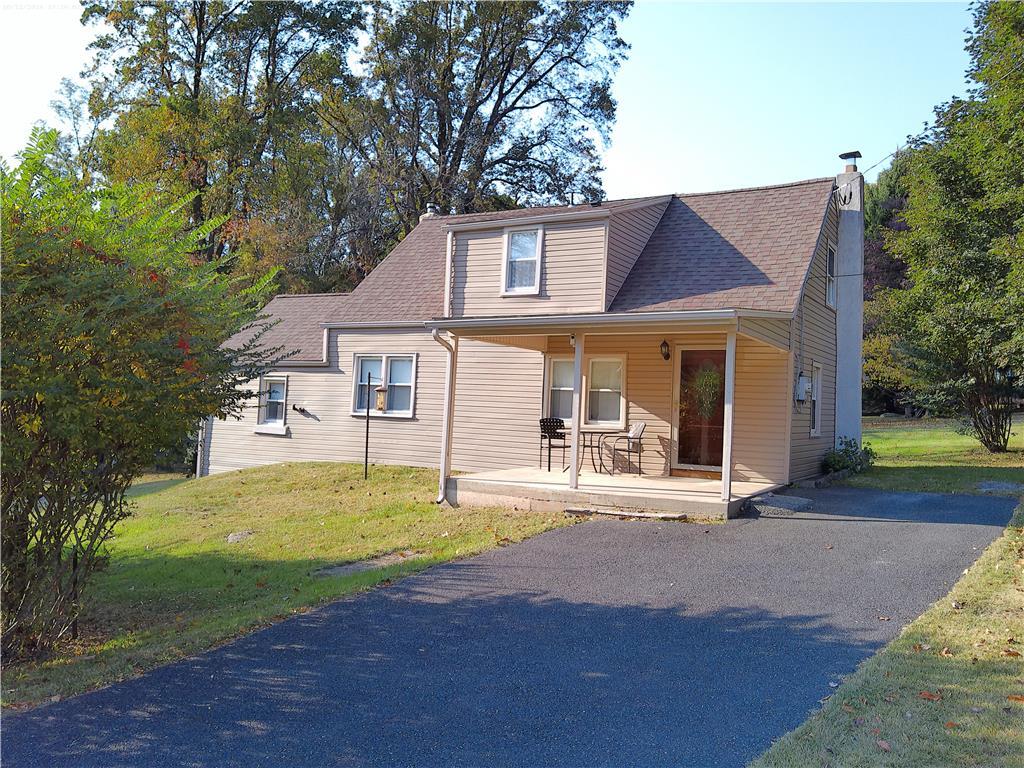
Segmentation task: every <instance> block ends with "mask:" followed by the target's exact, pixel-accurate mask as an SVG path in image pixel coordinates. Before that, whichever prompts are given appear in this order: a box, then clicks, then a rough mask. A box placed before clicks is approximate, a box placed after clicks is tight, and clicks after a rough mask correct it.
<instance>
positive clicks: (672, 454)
mask: <svg viewBox="0 0 1024 768" xmlns="http://www.w3.org/2000/svg"><path fill="white" fill-rule="evenodd" d="M762 314H764V313H758V315H757V316H749V317H748V316H745V315H743V314H742V313H741V311H738V310H724V311H723V310H718V311H715V312H700V313H695V312H689V313H649V314H648V315H647V316H645V317H636V316H631V317H612V316H609V315H602V316H597V317H593V316H592V317H590V318H584V317H581V316H562V317H531V318H507V319H506V318H490V319H482V320H475V321H469V320H455V321H448V322H446V323H444V325H445V327H444V328H443V329H442V328H441V327H440V326H441V325H442V323H441V321H439V322H438V326H439V327H437V328H435V329H434V335H435V338H436V339H437V340H438V342H439V343H441V344H443V345H444V346H446V347H447V348H448V350H449V367H448V379H447V381H446V387H445V400H446V403H447V409H446V411H445V418H446V422H445V424H444V428H443V431H442V437H443V441H444V445H443V446H442V462H441V474H440V478H439V479H440V486H439V500H446V501H448V502H450V503H452V504H495V503H500V504H503V505H506V506H517V507H530V508H540V507H545V508H559V507H560V508H563V509H564V508H570V507H573V508H584V509H593V510H597V511H609V510H618V511H621V512H624V513H637V512H652V513H660V514H670V515H673V516H680V517H681V516H692V517H715V518H724V517H727V516H730V515H734V514H736V513H737V512H738V510H739V508H740V507H741V506H742V503H743V501H744V500H745V499H747V498H750V497H751V496H755V495H758V494H760V493H764V492H765V491H767V490H769V489H772V488H777V487H779V486H782V485H785V484H786V483H787V482H788V472H789V455H788V452H789V445H790V440H789V430H790V404H791V392H792V387H791V384H790V380H791V378H792V361H791V360H792V359H791V355H790V352H789V349H788V343H789V338H788V337H789V332H788V317H777V316H775V315H771V316H761V315H762ZM769 314H771V313H769ZM676 315H679V316H676ZM470 339H471V340H473V341H474V342H486V343H487V344H492V345H497V346H498V347H516V348H519V349H521V350H525V349H528V350H534V351H536V352H538V353H540V355H541V357H542V361H543V365H542V374H541V375H542V378H543V381H542V382H539V383H540V386H539V388H538V389H539V390H540V391H539V392H538V391H537V390H532V391H527V390H525V389H524V390H523V391H522V395H521V397H517V398H516V402H517V406H518V409H519V412H520V416H519V419H520V429H519V432H518V433H517V437H516V439H517V440H518V443H517V445H516V446H514V448H515V450H508V451H506V452H505V454H503V455H507V456H508V457H509V460H507V461H502V462H500V463H498V464H497V465H496V466H495V465H493V464H492V465H490V466H486V471H472V472H467V473H466V474H458V475H454V476H453V473H452V472H451V456H452V448H453V435H457V436H458V440H459V445H458V452H459V453H460V454H461V455H462V456H463V457H465V456H466V455H467V448H470V449H472V448H474V447H475V448H477V449H478V450H480V452H483V449H486V447H487V440H489V439H491V435H494V438H493V439H496V440H497V439H505V438H504V437H503V436H504V435H505V434H507V433H508V432H510V430H506V429H504V428H505V427H506V423H505V420H503V416H502V414H503V405H504V406H505V410H508V401H507V400H506V401H505V402H504V403H503V402H501V400H500V398H501V397H505V398H508V394H502V393H501V388H500V387H498V386H497V385H498V384H499V382H498V381H497V380H496V379H494V380H492V379H491V377H489V376H486V375H485V376H484V377H482V378H481V377H480V376H479V374H478V375H477V378H476V379H474V382H473V384H474V385H473V386H472V387H471V388H470V389H469V390H467V389H466V388H465V387H463V388H458V384H459V378H458V377H459V363H458V349H459V342H460V340H463V341H464V342H465V340H470ZM495 375H496V376H497V375H498V374H495ZM492 390H493V391H494V394H489V393H490V392H492ZM457 393H458V394H457ZM459 398H468V399H469V400H470V401H471V402H472V403H473V404H474V406H475V407H474V409H472V411H471V412H467V415H468V416H469V417H470V418H476V419H478V420H477V421H476V422H475V423H474V425H473V428H472V429H464V428H462V425H461V424H460V425H458V426H457V427H456V428H455V429H453V421H454V419H455V414H456V401H457V400H458V399H459ZM491 399H493V400H494V412H493V416H491V415H490V414H489V415H488V416H487V417H485V418H484V419H480V418H479V416H478V414H479V412H480V408H479V407H478V406H479V404H480V403H486V402H488V401H489V400H491ZM524 408H527V409H529V410H532V411H533V414H535V416H531V415H529V414H528V413H527V414H524V413H523V412H522V410H523V409H524ZM463 418H465V417H463ZM541 418H549V419H550V418H559V419H562V421H563V423H564V432H563V435H564V438H563V441H562V442H563V443H564V452H565V456H564V458H563V455H562V450H563V445H561V444H560V445H559V446H558V447H557V448H555V455H554V457H552V460H551V462H550V471H549V469H548V461H549V459H548V456H547V455H546V453H545V443H544V441H543V440H540V439H539V438H540V435H539V429H538V431H537V432H533V431H532V430H531V429H529V428H528V424H529V423H530V422H532V424H535V425H537V424H539V421H540V419H541ZM637 425H642V426H643V436H642V440H641V442H642V446H643V453H642V466H641V461H640V460H639V457H637V455H636V454H635V453H634V454H633V455H632V456H631V457H630V456H624V455H623V452H621V451H619V452H616V451H613V450H612V445H613V444H614V443H615V437H616V436H620V437H621V436H622V435H625V434H626V432H627V431H628V430H629V429H630V428H631V427H636V426H637ZM534 429H537V428H536V427H534ZM605 435H607V438H605V437H604V436H605ZM467 441H468V442H469V443H471V444H472V445H467ZM503 447H504V445H503ZM509 447H510V448H512V446H509ZM466 465H467V462H466V461H465V460H463V461H461V462H460V467H459V468H462V469H466V468H470V469H473V468H474V467H473V466H472V464H470V465H469V467H467V466H466ZM480 468H481V469H483V468H484V467H480ZM613 468H614V473H613V472H612V469H613Z"/></svg>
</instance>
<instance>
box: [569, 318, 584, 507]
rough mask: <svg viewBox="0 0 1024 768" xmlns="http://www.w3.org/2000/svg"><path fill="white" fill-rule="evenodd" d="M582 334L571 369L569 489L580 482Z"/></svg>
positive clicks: (578, 335)
mask: <svg viewBox="0 0 1024 768" xmlns="http://www.w3.org/2000/svg"><path fill="white" fill-rule="evenodd" d="M583 338H584V336H583V334H582V333H579V334H576V335H575V339H576V351H575V354H574V355H573V369H572V450H571V451H570V453H571V455H572V466H570V467H569V487H570V488H577V487H579V482H580V470H579V467H580V424H581V423H582V422H583Z"/></svg>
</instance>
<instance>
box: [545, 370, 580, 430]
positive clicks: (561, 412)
mask: <svg viewBox="0 0 1024 768" xmlns="http://www.w3.org/2000/svg"><path fill="white" fill-rule="evenodd" d="M574 367H575V366H574V364H573V360H572V358H571V357H552V358H548V390H547V407H546V408H545V414H546V415H547V416H551V417H553V418H559V419H562V421H564V422H565V423H566V424H571V423H572V377H573V370H574Z"/></svg>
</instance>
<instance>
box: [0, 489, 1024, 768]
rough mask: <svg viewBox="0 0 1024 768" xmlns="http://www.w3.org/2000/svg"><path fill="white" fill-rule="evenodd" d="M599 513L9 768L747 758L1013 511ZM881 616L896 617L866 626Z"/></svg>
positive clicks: (316, 628)
mask: <svg viewBox="0 0 1024 768" xmlns="http://www.w3.org/2000/svg"><path fill="white" fill-rule="evenodd" d="M801 495H806V496H811V497H813V498H814V499H815V501H816V508H815V511H814V512H813V513H808V514H796V515H788V516H780V517H760V518H756V519H741V520H736V521H732V522H730V523H728V524H725V525H711V526H701V525H688V524H680V523H653V522H638V521H620V520H597V521H592V522H587V523H583V524H580V525H577V526H573V527H570V528H565V529H561V530H557V531H552V532H550V533H547V534H544V535H541V536H537V537H536V538H534V539H531V540H529V541H527V542H525V543H523V544H520V545H517V546H514V547H509V548H507V549H500V550H495V551H492V552H489V553H486V554H484V555H481V556H479V557H475V558H472V559H470V560H465V561H462V562H458V563H453V564H450V565H446V566H441V567H437V568H434V569H432V570H430V571H428V572H426V573H423V574H421V575H419V576H415V577H412V578H408V579H406V580H404V581H401V582H399V583H398V584H396V585H394V586H392V587H389V588H386V589H379V590H376V591H374V592H370V593H366V594H363V595H360V596H357V597H354V598H352V599H347V600H342V601H339V602H337V603H334V604H332V605H330V606H327V607H326V608H324V609H322V610H319V611H316V612H313V613H310V614H307V615H304V616H300V617H296V618H294V619H290V620H288V621H285V622H283V623H281V624H278V625H276V626H274V627H271V628H270V629H267V630H265V631H261V632H258V633H256V634H253V635H251V636H249V637H247V638H244V639H242V640H240V641H238V642H236V643H233V644H231V645H229V646H225V647H223V648H220V649H218V650H215V651H212V652H210V653H206V654H203V655H201V656H198V657H196V658H192V659H188V660H185V661H183V662H180V663H176V664H173V665H170V666H167V667H164V668H162V669H159V670H156V671H154V672H152V673H150V674H148V675H145V676H144V677H142V678H139V679H137V680H133V681H130V682H126V683H122V684H118V685H115V686H112V687H110V688H106V689H104V690H101V691H96V692H94V693H91V694H87V695H84V696H80V697H78V698H75V699H70V700H68V701H64V702H60V703H58V704H54V705H50V706H46V707H42V708H39V709H37V710H34V711H31V712H27V713H23V714H17V715H13V714H7V715H5V716H4V717H3V728H2V748H3V761H4V765H5V767H6V766H9V767H10V768H15V767H16V766H50V765H52V766H58V765H59V766H76V767H84V766H129V765H130V766H172V765H173V766H245V767H246V768H256V766H280V765H288V766H363V765H374V766H376V765H389V766H392V765H393V766H406V765H408V766H413V765H415V766H434V765H437V766H455V765H480V766H489V767H490V766H504V765H514V766H549V765H551V766H605V765H607V766H645V765H675V766H741V765H743V764H745V763H746V762H747V761H748V760H749V759H751V758H753V757H754V756H756V755H757V754H759V753H760V752H761V751H762V750H763V749H764V748H766V747H767V746H768V744H769V743H770V741H771V740H772V739H773V738H775V737H778V736H780V735H781V734H783V733H785V732H786V731H787V730H789V729H791V728H793V727H794V726H796V725H798V724H799V723H800V722H801V721H802V720H803V719H804V718H805V716H806V715H807V713H808V712H809V711H810V710H812V709H813V708H814V707H815V706H816V705H817V703H818V701H819V700H820V699H821V698H822V697H823V696H826V695H828V693H829V691H830V688H829V682H830V681H835V680H837V679H839V677H840V676H841V675H844V674H846V673H848V672H850V671H852V670H853V669H854V667H855V666H856V665H857V663H858V662H859V661H861V660H862V659H864V658H865V657H867V656H868V655H870V654H871V653H873V652H874V651H876V650H877V649H878V648H879V647H880V646H882V645H883V644H884V643H885V642H887V641H888V640H889V639H891V638H892V637H893V636H894V635H895V634H896V633H897V632H898V631H899V629H900V628H901V627H902V626H904V625H905V624H906V623H908V622H909V621H910V620H911V619H913V618H914V617H915V616H917V615H918V614H920V613H921V612H922V611H923V610H924V609H925V608H926V607H927V606H928V605H929V604H930V603H931V602H933V601H934V600H936V599H938V598H939V597H941V596H942V595H943V594H944V593H945V592H946V591H947V590H948V589H949V587H950V586H951V585H952V584H953V582H954V581H956V579H957V578H958V576H959V575H960V573H961V571H962V570H963V569H964V568H965V567H967V566H968V565H969V564H970V563H971V562H972V561H973V560H974V559H975V558H977V556H978V555H979V554H980V552H981V550H982V549H983V548H984V547H985V546H986V545H987V544H988V543H989V542H990V541H992V539H994V538H995V537H996V536H997V535H999V533H1000V531H1001V530H1002V528H1003V526H1004V525H1005V524H1006V522H1007V521H1008V519H1009V517H1010V514H1011V511H1012V508H1013V506H1014V501H1013V500H1011V499H1000V498H987V497H966V496H941V495H934V494H894V493H884V492H874V491H866V490H859V489H845V488H839V489H829V490H822V491H802V492H801ZM880 616H885V617H889V620H888V621H881V620H879V617H880Z"/></svg>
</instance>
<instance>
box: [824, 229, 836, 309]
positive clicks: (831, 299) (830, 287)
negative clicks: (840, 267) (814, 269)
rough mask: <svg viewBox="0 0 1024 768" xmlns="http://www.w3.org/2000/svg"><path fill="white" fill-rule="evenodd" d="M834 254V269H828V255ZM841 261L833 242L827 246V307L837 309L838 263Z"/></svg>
mask: <svg viewBox="0 0 1024 768" xmlns="http://www.w3.org/2000/svg"><path fill="white" fill-rule="evenodd" d="M830 251H831V253H832V269H831V270H829V268H828V255H829V252H830ZM838 260H839V252H838V251H837V250H836V244H835V243H834V242H832V241H831V240H828V241H826V244H825V305H826V306H828V307H831V308H832V309H835V308H836V297H837V296H838V285H837V284H836V263H837V262H838Z"/></svg>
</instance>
